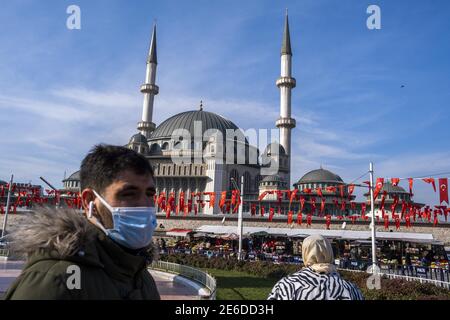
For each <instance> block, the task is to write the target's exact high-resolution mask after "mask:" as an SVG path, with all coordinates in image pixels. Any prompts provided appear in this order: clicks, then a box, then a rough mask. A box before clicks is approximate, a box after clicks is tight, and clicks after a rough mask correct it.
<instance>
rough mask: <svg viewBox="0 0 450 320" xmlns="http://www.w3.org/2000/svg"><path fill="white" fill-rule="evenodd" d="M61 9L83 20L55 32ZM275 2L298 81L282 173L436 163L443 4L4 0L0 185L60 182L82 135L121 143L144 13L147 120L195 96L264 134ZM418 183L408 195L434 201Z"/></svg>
mask: <svg viewBox="0 0 450 320" xmlns="http://www.w3.org/2000/svg"><path fill="white" fill-rule="evenodd" d="M71 4H75V5H78V6H79V7H80V8H81V27H82V28H81V30H68V29H67V28H66V19H67V17H68V14H66V8H67V7H68V6H69V5H71ZM370 4H376V5H379V6H380V8H381V24H382V25H381V26H382V28H381V30H368V29H367V27H366V19H367V17H368V14H367V13H366V9H367V7H368V6H369V5H370ZM286 7H287V8H289V18H290V31H291V43H292V50H293V76H294V77H295V78H296V79H297V87H296V88H295V89H294V90H293V98H292V106H293V116H294V117H295V118H296V120H297V128H295V129H294V131H293V161H292V162H293V172H292V181H296V180H298V179H299V178H300V177H301V176H302V175H303V174H304V173H306V172H307V171H309V170H312V169H316V168H318V167H319V166H320V165H321V164H322V165H323V167H324V168H327V169H330V170H332V171H334V172H336V173H337V174H339V175H340V176H342V178H343V179H344V180H345V181H347V182H350V181H352V180H353V179H355V178H357V177H358V176H360V175H361V174H362V173H364V172H365V171H367V169H368V163H369V161H373V162H374V165H375V170H376V176H382V177H386V178H389V177H392V176H394V177H409V176H422V175H427V174H431V173H440V172H449V171H450V161H449V158H450V148H449V147H450V146H449V144H450V143H449V133H448V125H447V124H448V120H449V116H450V111H449V110H448V104H449V101H450V77H449V74H450V59H449V57H450V41H448V39H449V35H448V34H449V31H450V19H448V13H449V12H450V2H448V1H445V0H442V1H438V0H435V1H424V0H420V1H414V2H412V1H402V0H397V1H374V0H373V1H364V0H351V1H345V2H344V1H337V0H327V1H325V0H322V1H320V0H319V1H318V0H303V1H262V0H261V1H245V2H244V1H229V0H227V1H224V0H221V1H219V0H218V1H137V0H134V1H110V0H108V1H106V0H104V1H79V0H72V1H62V0H49V1H45V2H44V1H20V0H19V1H16V0H15V1H11V0H8V1H3V2H2V10H1V11H0V29H1V30H2V32H1V33H0V88H1V89H0V135H1V137H2V139H1V141H0V154H1V156H0V179H3V180H7V179H8V177H9V175H10V174H11V173H14V174H15V176H16V177H17V179H18V180H19V181H23V182H28V181H30V180H31V181H32V182H34V183H40V180H39V176H44V177H46V178H47V179H48V180H50V181H52V182H53V183H54V184H55V185H58V186H60V185H61V182H60V181H61V180H62V178H63V175H64V171H65V170H67V173H68V174H69V173H71V172H73V171H75V170H77V169H78V167H79V163H80V161H81V159H82V158H83V156H84V155H85V154H86V152H87V151H88V150H89V149H90V147H92V145H94V144H95V143H100V142H105V143H112V144H125V143H126V142H127V141H128V139H129V137H130V136H131V135H132V134H133V133H135V132H136V123H137V121H139V120H140V117H141V107H142V95H141V94H140V92H139V86H140V85H141V84H142V82H143V81H144V76H145V60H146V55H147V51H148V47H149V41H150V32H151V27H152V24H153V21H154V20H155V19H156V20H157V25H158V27H157V28H158V62H159V64H158V73H157V84H158V85H159V87H160V93H159V95H158V96H157V97H156V99H155V111H154V120H155V122H156V123H157V124H158V123H160V122H161V121H162V120H164V119H165V118H167V117H168V116H170V115H173V114H175V113H178V112H182V111H185V110H192V109H196V108H197V107H198V104H199V101H200V100H203V101H204V105H205V109H206V110H208V111H213V112H217V113H219V114H221V115H223V116H225V117H227V118H229V119H231V120H233V121H234V122H235V123H236V124H237V125H238V126H240V127H242V128H244V129H247V128H250V127H252V128H253V127H255V126H256V127H257V128H273V127H274V122H275V120H276V118H277V117H278V112H279V92H278V89H277V88H276V86H275V80H276V79H277V77H278V76H279V68H280V53H279V52H280V45H281V36H282V29H283V19H284V11H285V8H286ZM402 85H404V86H405V87H404V88H401V86H402ZM416 185H417V190H416V200H418V201H425V202H428V203H436V202H437V195H435V194H433V192H432V191H430V189H431V187H429V186H428V185H425V183H420V182H417V183H416ZM403 186H405V187H406V184H405V183H403Z"/></svg>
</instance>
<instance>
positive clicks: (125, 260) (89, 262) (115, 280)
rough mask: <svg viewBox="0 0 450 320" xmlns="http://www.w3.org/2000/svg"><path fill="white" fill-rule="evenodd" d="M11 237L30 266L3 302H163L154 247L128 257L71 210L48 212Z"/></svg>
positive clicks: (15, 246) (22, 226)
mask: <svg viewBox="0 0 450 320" xmlns="http://www.w3.org/2000/svg"><path fill="white" fill-rule="evenodd" d="M27 220H28V221H26V222H25V223H23V224H21V226H20V228H19V229H18V230H17V231H16V232H13V233H12V239H13V242H12V249H13V250H14V251H15V252H16V254H26V255H27V257H28V259H27V263H26V265H25V267H24V269H23V271H22V273H21V274H20V276H19V277H18V278H17V279H16V280H15V282H14V283H13V284H12V285H11V287H10V288H9V289H8V291H7V292H6V295H5V299H160V296H159V293H158V290H157V287H156V284H155V281H154V280H153V278H152V276H151V275H150V273H149V272H148V270H147V265H148V264H149V262H150V261H151V260H152V258H153V255H154V252H155V251H154V247H153V246H152V247H150V248H147V249H145V250H141V251H140V252H127V251H126V250H125V249H124V248H122V247H121V246H119V245H117V244H116V243H115V242H113V241H112V240H111V239H110V238H108V237H107V236H106V235H105V234H104V233H103V232H102V231H101V230H100V229H98V228H97V227H95V226H94V225H92V224H91V223H90V222H89V221H88V220H87V219H86V218H85V217H84V216H83V215H82V214H81V213H78V212H75V211H73V210H58V211H56V210H51V209H44V210H41V211H40V212H38V213H36V214H33V215H31V216H30V218H29V219H27Z"/></svg>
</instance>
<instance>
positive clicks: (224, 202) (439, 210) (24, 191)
mask: <svg viewBox="0 0 450 320" xmlns="http://www.w3.org/2000/svg"><path fill="white" fill-rule="evenodd" d="M401 180H407V181H408V185H409V192H410V194H411V195H412V191H413V185H414V180H422V181H423V182H425V183H428V184H430V185H431V186H432V188H433V190H434V192H437V188H436V180H437V182H438V187H439V200H440V201H439V205H438V206H434V208H431V207H430V206H426V207H424V208H423V209H422V210H421V209H420V208H419V207H417V206H414V205H412V204H411V203H408V202H406V201H405V200H404V199H403V200H402V202H401V203H400V201H399V198H398V196H397V195H394V197H393V199H394V201H393V203H392V204H391V207H390V210H391V213H392V218H393V220H394V221H395V223H396V225H397V224H399V223H400V221H402V220H404V221H405V223H406V226H407V227H408V226H410V223H411V220H413V221H416V217H419V218H422V220H427V221H428V222H431V221H433V224H435V225H436V224H438V218H437V217H438V216H439V215H441V216H445V220H446V221H447V216H448V213H449V210H450V209H449V208H447V207H446V206H443V205H442V204H443V203H444V202H445V203H446V204H447V205H448V204H449V199H448V179H447V178H439V179H435V178H391V179H390V182H391V184H392V185H393V186H397V185H399V183H400V181H401ZM364 184H366V185H367V187H368V186H369V182H368V181H364ZM384 184H385V179H384V178H377V179H376V184H375V188H374V197H375V198H377V197H378V195H379V193H380V192H381V190H382V188H383V185H384ZM356 186H360V185H355V184H348V185H339V186H329V187H326V188H323V189H322V188H315V189H310V188H306V189H303V190H299V189H294V190H268V191H264V192H263V193H262V194H261V195H260V196H259V197H258V202H259V205H257V204H256V203H251V204H250V211H251V215H252V216H256V214H257V210H258V209H259V214H260V215H261V216H262V217H264V215H265V213H266V212H265V210H266V209H265V206H264V205H262V203H261V202H262V201H263V200H264V199H265V198H266V196H267V195H270V194H275V195H276V203H277V205H276V207H277V208H278V214H279V215H282V212H281V203H282V200H283V199H286V198H287V199H288V200H289V208H290V207H291V205H292V203H293V202H295V201H299V211H298V212H297V213H296V215H297V219H296V220H297V223H299V224H302V221H303V216H304V215H306V223H307V224H310V223H311V221H312V216H313V215H315V214H316V213H318V216H319V217H321V218H322V217H323V218H324V219H325V221H326V224H327V227H329V224H330V223H331V215H329V214H324V209H325V204H326V203H325V198H324V195H330V194H336V196H340V197H341V202H340V203H339V201H338V199H334V200H333V203H334V205H335V206H336V208H338V209H341V210H342V211H344V210H345V209H346V208H347V206H349V207H350V208H352V209H355V208H356V205H357V204H356V203H355V202H352V201H348V200H351V196H352V194H353V192H354V190H355V187H356ZM8 189H9V185H8V184H6V185H1V186H0V196H1V197H4V196H5V191H6V192H7V190H8ZM12 192H13V193H14V192H15V193H17V198H16V200H15V202H14V203H12V204H11V206H12V208H13V212H16V208H17V207H18V206H23V205H25V206H29V205H30V204H31V203H32V202H33V203H37V204H52V202H53V204H56V203H59V202H60V201H61V194H62V193H61V191H58V190H49V189H45V193H46V194H47V197H41V196H40V188H36V187H33V188H26V187H25V188H24V187H22V188H18V187H17V186H16V185H15V184H13V186H12ZM217 194H218V195H219V194H220V198H219V208H220V210H221V211H222V212H226V213H230V212H231V213H237V211H238V209H239V206H240V205H241V204H243V203H242V199H241V195H240V191H239V190H231V199H228V198H227V195H228V192H227V191H221V192H219V193H217ZM64 195H65V197H64V199H63V200H64V201H65V203H66V205H67V206H68V207H70V208H77V209H80V208H81V197H80V194H79V193H78V192H70V191H69V192H67V191H65V192H64ZM189 195H190V197H189V198H188V196H189ZM305 195H309V197H308V198H309V204H310V210H309V213H305V212H304V210H305V204H306V201H307V199H306V198H305ZM316 195H317V196H318V197H319V199H320V200H319V202H317V200H316V198H315V196H316ZM52 196H53V197H52ZM386 196H387V191H386V190H384V191H383V193H382V196H381V201H380V205H379V208H380V210H381V211H382V214H381V218H382V219H383V220H384V222H385V226H386V225H388V224H389V220H390V218H389V216H388V215H386V214H385V199H386ZM154 200H155V205H156V206H157V207H158V208H159V209H160V210H162V211H165V212H166V217H167V218H169V217H170V215H171V213H175V214H177V215H178V214H179V213H183V214H184V216H186V215H188V214H190V213H192V212H194V214H197V213H198V211H199V210H200V208H204V207H205V206H206V205H208V206H209V207H210V208H212V207H214V205H215V202H216V193H215V192H197V193H195V192H191V193H190V194H187V193H185V192H180V193H179V194H178V199H177V197H176V194H175V193H174V192H171V193H169V194H168V195H167V196H166V194H165V193H164V192H161V193H160V194H159V195H155V198H154ZM347 201H348V202H347ZM360 206H361V211H360V215H359V216H356V215H351V216H345V215H338V216H337V219H339V220H343V219H345V217H347V218H348V219H351V221H352V222H354V221H355V220H357V219H363V220H367V219H368V218H367V216H366V214H365V213H366V203H361V204H360ZM257 207H259V208H257ZM397 208H398V209H399V210H400V211H399V212H398V213H399V214H398V215H397V213H396V211H397ZM268 211H269V212H268V214H269V221H272V220H273V217H274V215H275V208H273V207H269V210H268ZM0 212H1V213H4V208H3V205H0ZM377 218H378V219H379V217H377ZM287 220H288V223H289V224H291V223H292V222H293V220H294V212H293V211H292V210H289V211H288V213H287Z"/></svg>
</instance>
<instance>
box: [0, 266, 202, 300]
mask: <svg viewBox="0 0 450 320" xmlns="http://www.w3.org/2000/svg"><path fill="white" fill-rule="evenodd" d="M23 265H24V263H23V261H6V262H5V261H0V296H2V295H3V293H4V292H6V290H7V289H8V287H9V286H10V285H11V283H12V282H13V281H14V279H15V278H16V277H17V276H19V274H20V271H21V270H22V268H23ZM150 273H151V274H152V276H153V278H154V279H155V282H156V285H157V287H158V291H159V293H160V295H161V299H162V300H196V299H198V290H197V289H195V288H193V287H191V286H188V285H186V284H184V283H180V282H179V281H173V280H174V275H171V274H168V273H163V272H160V271H157V272H156V271H153V270H151V271H150Z"/></svg>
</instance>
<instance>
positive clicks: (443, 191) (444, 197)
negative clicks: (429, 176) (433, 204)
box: [439, 178, 449, 204]
mask: <svg viewBox="0 0 450 320" xmlns="http://www.w3.org/2000/svg"><path fill="white" fill-rule="evenodd" d="M444 201H445V202H447V204H449V203H448V179H447V178H440V179H439V203H440V204H442V202H444Z"/></svg>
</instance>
